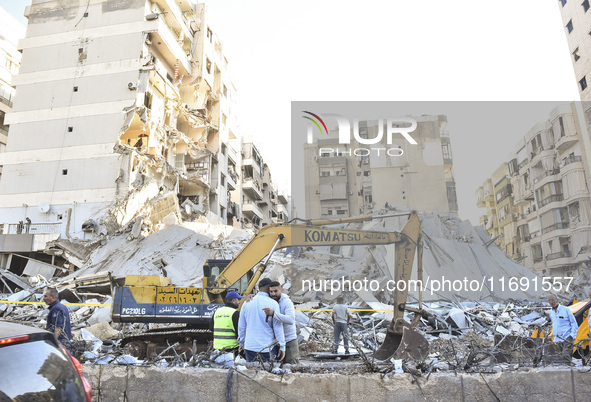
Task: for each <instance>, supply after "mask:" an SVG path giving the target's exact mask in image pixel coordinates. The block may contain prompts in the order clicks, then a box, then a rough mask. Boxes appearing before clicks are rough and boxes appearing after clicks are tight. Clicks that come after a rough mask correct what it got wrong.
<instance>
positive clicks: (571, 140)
mask: <svg viewBox="0 0 591 402" xmlns="http://www.w3.org/2000/svg"><path fill="white" fill-rule="evenodd" d="M577 141H579V139H578V138H577V136H576V135H565V136H562V137H560V139H559V140H558V141H556V144H554V146H555V147H556V149H558V150H559V151H562V150H563V149H567V148H569V147H571V146H573V145H574V144H575V143H576V142H577Z"/></svg>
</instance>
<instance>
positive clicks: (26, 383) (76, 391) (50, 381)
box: [0, 321, 92, 402]
mask: <svg viewBox="0 0 591 402" xmlns="http://www.w3.org/2000/svg"><path fill="white" fill-rule="evenodd" d="M0 373H1V374H0V401H5V400H9V401H10V400H14V401H28V400H33V401H82V402H90V401H91V397H92V391H91V389H90V384H89V383H88V381H87V380H86V378H84V377H83V376H82V366H81V365H80V362H79V361H78V360H76V359H75V358H74V357H72V355H70V353H68V351H67V350H66V349H65V348H64V347H63V346H62V345H61V344H60V343H59V342H58V341H57V339H56V337H55V335H54V334H52V333H51V332H48V331H45V330H42V329H38V328H33V327H29V326H26V325H20V324H14V323H9V322H4V321H0Z"/></svg>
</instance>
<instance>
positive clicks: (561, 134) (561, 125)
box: [558, 48, 579, 137]
mask: <svg viewBox="0 0 591 402" xmlns="http://www.w3.org/2000/svg"><path fill="white" fill-rule="evenodd" d="M578 49H579V48H577V50H578ZM558 124H559V125H560V136H561V137H564V136H565V135H566V131H565V130H564V120H563V119H562V116H560V117H559V118H558Z"/></svg>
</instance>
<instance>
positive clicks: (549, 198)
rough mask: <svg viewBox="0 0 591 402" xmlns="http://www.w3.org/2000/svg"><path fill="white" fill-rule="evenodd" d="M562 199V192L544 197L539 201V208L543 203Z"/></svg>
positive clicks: (546, 203)
mask: <svg viewBox="0 0 591 402" xmlns="http://www.w3.org/2000/svg"><path fill="white" fill-rule="evenodd" d="M562 200H564V195H563V194H554V195H551V196H549V197H546V198H544V199H543V200H542V201H540V208H542V207H543V206H545V205H548V204H550V203H551V202H556V201H562Z"/></svg>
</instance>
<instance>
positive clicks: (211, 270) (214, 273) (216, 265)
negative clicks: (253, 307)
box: [203, 259, 254, 295]
mask: <svg viewBox="0 0 591 402" xmlns="http://www.w3.org/2000/svg"><path fill="white" fill-rule="evenodd" d="M230 262H232V260H226V259H208V260H205V264H204V265H203V287H204V288H206V289H213V286H215V281H216V279H217V277H218V276H219V275H220V274H221V273H222V272H223V271H224V269H226V267H227V266H228V265H229V264H230ZM253 276H254V272H253V270H252V269H250V270H248V271H247V272H246V273H245V274H244V275H242V276H241V277H240V278H239V279H238V280H237V281H236V282H234V283H233V284H232V285H231V286H230V287H228V288H227V289H226V288H225V289H226V290H227V291H229V290H234V291H236V292H238V293H239V294H244V292H245V290H246V289H247V288H248V284H249V283H250V280H251V279H252V277H253ZM224 295H225V293H224Z"/></svg>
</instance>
